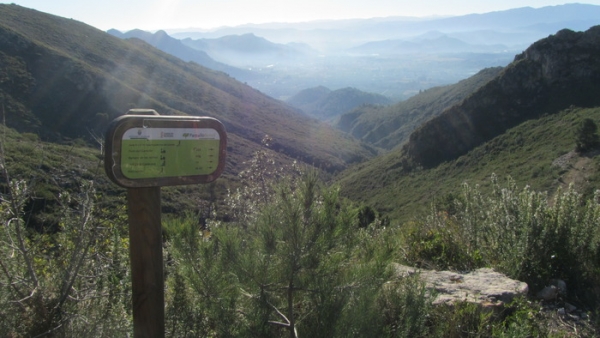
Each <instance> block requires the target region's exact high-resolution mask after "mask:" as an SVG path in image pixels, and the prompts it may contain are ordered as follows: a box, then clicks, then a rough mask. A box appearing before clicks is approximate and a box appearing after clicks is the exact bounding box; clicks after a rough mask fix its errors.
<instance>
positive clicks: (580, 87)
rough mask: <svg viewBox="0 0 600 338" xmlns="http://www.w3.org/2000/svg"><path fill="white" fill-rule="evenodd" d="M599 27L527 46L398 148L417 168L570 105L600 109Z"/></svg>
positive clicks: (433, 163) (566, 32) (549, 38)
mask: <svg viewBox="0 0 600 338" xmlns="http://www.w3.org/2000/svg"><path fill="white" fill-rule="evenodd" d="M598 93H600V26H595V27H592V28H590V29H589V30H587V31H586V32H573V31H570V30H561V31H559V32H558V33H557V34H555V35H552V36H549V37H548V38H546V39H542V40H540V41H538V42H536V43H534V44H533V45H531V46H530V47H529V48H528V49H527V50H526V51H525V52H523V53H522V54H520V55H517V56H516V57H515V61H514V62H512V63H511V64H510V65H508V66H507V67H506V68H505V69H504V70H503V71H502V72H501V73H500V74H499V75H498V76H497V77H496V78H494V79H493V80H491V81H490V82H488V83H487V84H486V85H484V86H483V87H482V88H480V89H479V90H477V91H476V92H475V93H473V94H472V95H471V96H470V97H468V98H466V99H465V100H464V101H463V102H461V103H460V104H458V105H455V106H453V107H451V108H449V109H448V110H446V111H444V112H443V113H442V114H441V115H440V116H438V117H437V118H435V119H432V120H430V121H429V122H427V123H425V124H424V125H423V126H421V127H420V128H419V129H417V130H416V131H415V132H414V133H413V134H411V136H410V139H409V142H408V143H407V144H406V145H405V146H404V151H405V152H406V154H408V156H409V157H410V158H411V159H412V160H413V161H414V162H415V163H417V164H419V165H422V166H425V167H433V166H436V165H437V164H439V163H441V162H444V161H448V160H451V159H455V158H457V157H458V156H460V155H462V154H465V153H466V152H468V151H469V150H471V149H473V148H474V147H476V146H477V145H479V144H481V143H483V142H485V141H487V140H490V139H491V138H493V137H495V136H497V135H500V134H502V133H503V132H504V131H506V130H507V129H508V128H510V127H513V126H516V125H518V124H519V123H521V122H523V121H526V120H528V119H532V118H537V117H539V116H541V115H543V114H554V113H556V112H558V111H560V110H562V109H565V108H567V107H569V106H571V105H575V106H581V107H593V106H598V105H600V95H598Z"/></svg>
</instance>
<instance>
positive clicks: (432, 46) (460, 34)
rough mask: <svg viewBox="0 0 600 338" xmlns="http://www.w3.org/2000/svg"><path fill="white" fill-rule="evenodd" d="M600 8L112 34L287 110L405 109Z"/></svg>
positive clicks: (588, 21) (582, 23) (581, 24)
mask: <svg viewBox="0 0 600 338" xmlns="http://www.w3.org/2000/svg"><path fill="white" fill-rule="evenodd" d="M599 8H600V7H598V6H594V5H584V4H569V5H562V6H550V7H543V8H537V9H534V8H530V7H524V8H516V9H511V10H506V11H499V12H491V13H484V14H471V15H464V16H455V17H442V18H435V17H434V18H410V17H388V18H373V19H355V20H337V21H316V22H306V23H295V24H286V23H277V24H258V25H241V26H236V27H223V28H219V29H214V30H211V31H197V30H193V29H188V30H181V29H179V30H165V31H159V32H156V33H154V35H148V33H147V32H141V31H130V32H118V31H111V33H112V34H115V35H117V36H120V37H124V38H126V37H140V38H142V39H145V40H146V41H147V42H150V43H152V41H154V42H155V43H159V41H161V40H166V39H169V38H175V39H178V40H180V41H181V44H182V45H179V46H177V47H175V46H170V47H169V46H165V47H164V49H163V50H165V51H167V52H169V53H172V54H175V55H177V53H178V51H179V50H181V49H183V48H185V47H190V48H192V49H194V50H196V51H200V52H204V53H206V55H207V56H208V57H209V58H210V59H212V60H214V61H216V62H219V63H222V64H226V65H228V66H232V67H236V68H237V69H236V70H232V69H226V68H224V67H215V66H214V65H211V64H210V63H209V62H208V61H206V60H204V61H197V62H199V63H200V64H203V65H206V66H207V67H209V68H213V69H217V70H223V71H225V72H228V73H229V74H230V75H232V76H234V77H235V78H236V79H238V80H239V81H241V82H245V83H248V84H249V85H251V86H252V87H254V88H257V89H259V90H260V91H262V92H264V93H265V94H267V95H269V96H272V97H274V98H277V99H281V100H285V99H287V98H289V97H291V96H293V95H295V94H297V93H298V92H300V91H302V90H304V89H308V88H312V87H318V86H324V87H327V88H329V89H331V90H337V89H341V88H345V87H353V88H356V89H359V90H361V91H365V92H370V93H375V94H380V95H384V96H387V97H388V98H390V99H391V100H393V101H400V100H405V99H407V98H408V97H411V96H413V95H415V94H417V93H419V91H422V90H425V89H428V88H431V87H435V86H440V85H447V84H453V83H456V82H458V81H460V80H462V79H465V78H467V77H469V76H471V75H474V74H476V73H477V72H479V71H480V70H482V69H483V68H488V67H497V66H501V67H503V66H506V65H507V64H509V63H510V62H511V61H512V60H513V59H514V56H515V55H516V54H518V53H520V52H522V51H523V50H524V49H525V48H527V47H528V46H529V45H530V44H531V43H533V42H535V41H537V40H539V39H541V38H544V37H547V36H548V35H550V34H553V33H555V32H556V31H558V30H560V29H562V28H568V29H572V30H586V29H588V28H589V27H591V26H593V25H594V24H597V18H598V17H600V9H599ZM159 48H160V47H159ZM188 54H189V53H188ZM180 57H181V56H180ZM187 58H188V59H189V60H192V59H193V58H192V57H191V56H187Z"/></svg>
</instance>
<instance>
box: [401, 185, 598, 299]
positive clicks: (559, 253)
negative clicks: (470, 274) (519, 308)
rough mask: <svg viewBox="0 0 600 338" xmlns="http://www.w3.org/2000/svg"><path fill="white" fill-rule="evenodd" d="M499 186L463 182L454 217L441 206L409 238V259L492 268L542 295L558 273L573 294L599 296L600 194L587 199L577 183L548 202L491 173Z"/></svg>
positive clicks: (454, 265) (458, 267)
mask: <svg viewBox="0 0 600 338" xmlns="http://www.w3.org/2000/svg"><path fill="white" fill-rule="evenodd" d="M492 186H493V190H492V192H491V193H489V194H484V193H482V192H481V190H480V189H479V187H478V186H475V187H471V186H469V185H468V184H464V185H463V191H462V195H461V197H460V198H456V199H455V200H454V202H455V206H454V207H453V210H454V214H453V215H450V214H449V213H447V212H445V211H439V210H438V209H436V208H434V209H433V211H432V212H431V213H430V214H429V216H428V217H427V218H426V220H425V221H424V222H423V223H422V224H420V226H419V227H412V228H411V229H412V230H411V231H410V232H409V236H408V242H407V243H408V247H409V249H410V253H409V254H408V255H407V257H408V260H409V262H416V263H420V262H430V263H431V264H432V265H434V266H436V267H442V268H454V269H459V270H460V269H464V268H469V269H470V268H475V267H480V266H491V267H494V268H496V269H497V270H499V271H501V272H504V273H506V274H507V275H508V276H510V277H512V278H516V279H519V280H522V281H524V282H526V283H528V285H529V286H530V289H531V290H532V291H534V292H535V290H539V289H540V288H542V287H544V286H546V285H547V283H549V281H550V280H551V279H553V278H560V279H563V280H565V281H566V282H567V284H568V285H569V289H570V290H572V291H573V296H583V299H587V300H589V301H591V302H593V301H595V300H597V299H600V294H599V293H598V289H597V288H594V285H597V283H598V279H599V278H600V277H599V275H598V271H600V256H599V254H600V227H598V224H600V204H599V201H600V192H596V195H595V196H594V198H592V199H590V200H588V201H583V199H582V195H581V194H579V193H578V192H576V191H575V190H574V189H573V187H570V188H569V189H568V190H566V191H561V190H559V191H558V192H557V193H556V195H555V196H554V197H553V198H552V199H549V198H548V197H547V195H546V194H545V193H540V192H535V191H531V190H530V189H529V187H525V188H523V189H519V188H518V187H517V186H516V184H515V183H514V181H513V180H512V179H511V178H508V179H507V180H506V183H505V184H500V183H499V182H498V179H497V178H496V177H495V176H493V177H492Z"/></svg>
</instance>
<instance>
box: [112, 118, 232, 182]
mask: <svg viewBox="0 0 600 338" xmlns="http://www.w3.org/2000/svg"><path fill="white" fill-rule="evenodd" d="M219 142H220V138H219V133H218V132H217V131H216V130H214V129H211V128H138V127H136V128H131V129H128V130H126V131H125V133H124V134H123V138H122V140H121V171H122V173H123V176H125V177H127V178H129V179H147V178H160V177H177V176H194V175H209V174H212V173H213V172H215V171H216V170H217V166H218V165H219Z"/></svg>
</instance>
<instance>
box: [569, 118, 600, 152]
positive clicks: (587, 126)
mask: <svg viewBox="0 0 600 338" xmlns="http://www.w3.org/2000/svg"><path fill="white" fill-rule="evenodd" d="M575 143H576V150H577V151H578V152H585V151H589V150H591V149H593V148H594V147H596V146H597V145H598V144H599V143H600V137H598V126H597V125H596V123H595V122H594V120H592V119H590V118H586V119H584V120H583V121H581V123H580V124H579V126H578V127H577V131H576V134H575Z"/></svg>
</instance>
